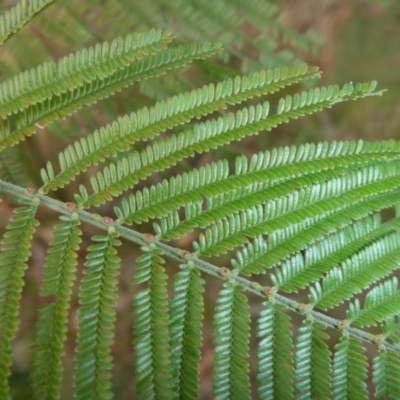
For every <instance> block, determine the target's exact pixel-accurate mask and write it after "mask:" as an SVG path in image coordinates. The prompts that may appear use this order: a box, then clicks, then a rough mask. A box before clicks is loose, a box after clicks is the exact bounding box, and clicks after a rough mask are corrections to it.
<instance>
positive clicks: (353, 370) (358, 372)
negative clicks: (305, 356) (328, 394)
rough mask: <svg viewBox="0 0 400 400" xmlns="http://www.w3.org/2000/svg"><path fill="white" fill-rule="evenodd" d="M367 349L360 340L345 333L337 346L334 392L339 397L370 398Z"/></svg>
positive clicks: (358, 399) (334, 367) (359, 399)
mask: <svg viewBox="0 0 400 400" xmlns="http://www.w3.org/2000/svg"><path fill="white" fill-rule="evenodd" d="M364 353H365V349H364V347H363V346H362V345H361V342H360V340H358V339H355V338H352V337H349V336H348V335H346V334H344V335H343V336H342V337H341V339H340V343H338V344H337V345H336V346H335V353H334V358H333V368H332V369H333V379H332V392H333V396H334V397H335V398H337V399H346V398H348V399H357V400H364V399H365V400H366V399H368V394H367V385H366V384H365V379H366V378H367V376H368V372H367V362H366V357H365V355H364Z"/></svg>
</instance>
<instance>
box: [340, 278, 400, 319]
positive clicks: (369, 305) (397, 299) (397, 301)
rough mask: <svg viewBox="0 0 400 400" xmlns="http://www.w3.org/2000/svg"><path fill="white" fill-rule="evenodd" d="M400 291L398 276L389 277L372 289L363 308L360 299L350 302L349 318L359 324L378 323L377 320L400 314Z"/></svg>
mask: <svg viewBox="0 0 400 400" xmlns="http://www.w3.org/2000/svg"><path fill="white" fill-rule="evenodd" d="M399 308H400V291H399V289H398V281H397V278H393V279H389V280H387V281H385V282H383V283H381V284H380V285H378V286H376V287H374V288H373V289H371V290H370V291H369V292H368V294H367V296H366V298H365V302H364V307H363V308H361V306H360V301H359V300H358V299H356V300H355V302H354V303H350V306H349V309H348V312H347V318H348V319H349V320H350V321H351V323H352V324H354V325H357V326H371V325H376V323H377V322H379V321H382V320H383V319H385V318H387V317H390V316H392V315H396V314H398V310H399Z"/></svg>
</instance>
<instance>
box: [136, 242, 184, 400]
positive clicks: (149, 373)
mask: <svg viewBox="0 0 400 400" xmlns="http://www.w3.org/2000/svg"><path fill="white" fill-rule="evenodd" d="M142 250H143V251H144V254H143V255H142V256H140V257H139V258H138V259H137V263H136V269H135V276H134V284H136V285H139V284H141V283H144V282H145V283H147V284H148V287H147V288H146V289H144V290H141V291H139V292H137V293H136V295H135V302H134V309H135V324H134V335H135V339H134V350H135V357H136V358H135V371H136V393H137V396H138V398H140V399H151V398H165V399H172V398H174V395H175V394H174V391H173V388H172V383H173V380H172V379H173V377H172V371H171V352H170V343H171V342H170V339H169V333H168V326H169V315H168V303H167V290H166V279H167V277H168V276H167V275H166V273H165V269H164V267H163V266H162V265H163V264H164V262H165V261H164V260H163V258H162V257H161V254H162V252H161V251H160V250H158V249H156V248H155V246H154V245H153V246H152V245H150V246H149V247H142ZM173 337H174V343H173V344H174V345H175V346H177V345H178V343H177V342H176V337H175V335H173ZM175 367H176V366H175ZM175 377H176V376H175Z"/></svg>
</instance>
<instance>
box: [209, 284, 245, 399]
mask: <svg viewBox="0 0 400 400" xmlns="http://www.w3.org/2000/svg"><path fill="white" fill-rule="evenodd" d="M249 324H250V315H249V310H248V300H247V297H246V296H245V295H244V294H243V293H242V289H241V288H240V287H238V286H235V285H232V284H231V283H226V284H224V288H223V289H222V290H221V291H220V293H219V297H218V300H217V307H216V314H215V333H214V337H215V344H216V349H215V356H214V374H213V380H214V396H215V399H216V400H221V399H232V400H233V399H238V400H239V399H248V398H249V397H250V382H249V375H248V373H249V364H248V356H249V331H250V326H249Z"/></svg>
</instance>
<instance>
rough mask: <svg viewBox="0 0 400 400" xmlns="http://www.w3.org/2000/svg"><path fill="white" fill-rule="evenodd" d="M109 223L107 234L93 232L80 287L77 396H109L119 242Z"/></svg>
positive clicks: (94, 397)
mask: <svg viewBox="0 0 400 400" xmlns="http://www.w3.org/2000/svg"><path fill="white" fill-rule="evenodd" d="M117 237H118V234H117V233H116V232H114V231H113V228H112V227H111V228H110V229H109V232H108V235H106V236H94V237H93V238H92V240H93V241H94V242H95V244H93V245H91V246H89V248H88V255H87V261H86V268H87V269H86V273H85V276H84V277H83V279H82V284H81V287H80V299H79V303H80V304H81V307H80V308H79V310H78V318H79V325H78V338H77V343H78V345H77V348H76V356H75V362H76V373H75V388H76V398H77V399H82V400H83V399H105V400H106V399H110V398H111V397H112V392H111V390H110V389H111V368H112V365H113V362H112V357H111V356H110V354H109V353H110V346H111V345H112V343H113V339H114V333H113V329H114V323H115V319H116V315H115V302H116V299H117V296H118V294H117V285H118V279H117V275H118V273H119V266H120V258H119V257H118V255H117V251H116V249H115V247H117V246H119V245H120V244H121V242H120V241H119V240H118V239H117Z"/></svg>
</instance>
